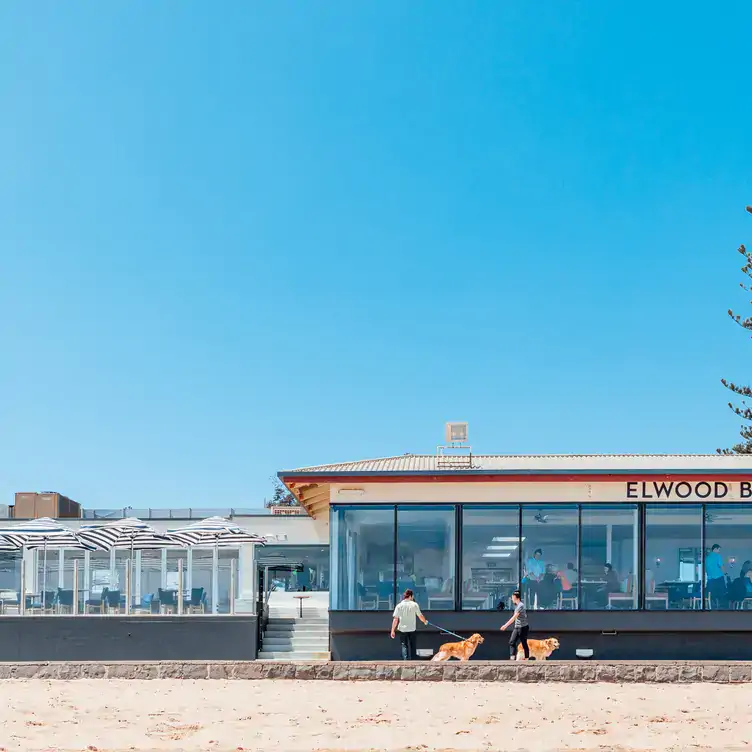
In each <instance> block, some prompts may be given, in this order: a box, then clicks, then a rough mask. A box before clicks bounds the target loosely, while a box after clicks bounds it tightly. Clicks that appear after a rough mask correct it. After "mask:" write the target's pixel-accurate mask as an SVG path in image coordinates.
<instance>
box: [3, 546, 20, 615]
mask: <svg viewBox="0 0 752 752" xmlns="http://www.w3.org/2000/svg"><path fill="white" fill-rule="evenodd" d="M22 560H23V552H22V551H21V549H19V550H17V551H0V614H9V613H16V614H17V613H18V611H19V609H18V599H19V594H20V592H21V590H22V588H21V562H22Z"/></svg>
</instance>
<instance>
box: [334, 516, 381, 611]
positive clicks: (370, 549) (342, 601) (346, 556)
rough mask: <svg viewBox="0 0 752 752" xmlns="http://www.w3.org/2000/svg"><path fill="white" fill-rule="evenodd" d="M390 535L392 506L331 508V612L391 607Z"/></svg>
mask: <svg viewBox="0 0 752 752" xmlns="http://www.w3.org/2000/svg"><path fill="white" fill-rule="evenodd" d="M394 535H395V530H394V507H372V506H369V507H339V506H333V507H332V510H331V542H332V546H331V574H332V577H331V581H332V587H331V589H330V594H331V595H330V598H331V607H332V609H334V610H340V611H347V610H362V609H381V610H391V609H393V608H394Z"/></svg>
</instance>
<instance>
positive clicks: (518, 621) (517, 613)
mask: <svg viewBox="0 0 752 752" xmlns="http://www.w3.org/2000/svg"><path fill="white" fill-rule="evenodd" d="M527 625H528V624H527V610H526V609H525V604H524V603H523V602H522V601H520V602H519V603H518V604H517V605H516V606H515V607H514V626H515V629H516V628H517V627H526V626H527Z"/></svg>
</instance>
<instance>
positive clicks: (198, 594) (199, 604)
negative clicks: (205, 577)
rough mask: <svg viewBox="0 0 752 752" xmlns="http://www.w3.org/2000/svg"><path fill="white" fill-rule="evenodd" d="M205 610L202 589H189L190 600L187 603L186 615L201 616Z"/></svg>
mask: <svg viewBox="0 0 752 752" xmlns="http://www.w3.org/2000/svg"><path fill="white" fill-rule="evenodd" d="M205 610H206V591H205V590H204V588H202V587H195V588H191V600H190V602H189V603H188V613H190V614H203V613H204V611H205Z"/></svg>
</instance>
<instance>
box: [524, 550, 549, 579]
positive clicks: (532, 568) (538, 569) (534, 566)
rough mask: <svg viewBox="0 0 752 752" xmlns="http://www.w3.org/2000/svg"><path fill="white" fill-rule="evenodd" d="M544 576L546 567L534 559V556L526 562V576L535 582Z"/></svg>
mask: <svg viewBox="0 0 752 752" xmlns="http://www.w3.org/2000/svg"><path fill="white" fill-rule="evenodd" d="M544 574H546V565H545V563H544V561H543V560H542V559H536V558H535V557H534V556H532V557H530V558H529V559H528V560H527V576H528V577H531V578H532V579H535V580H540V579H542V578H543V575H544Z"/></svg>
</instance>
